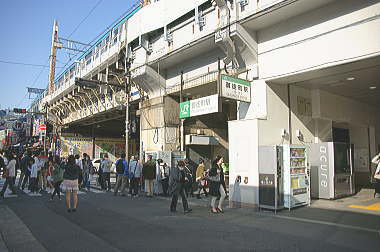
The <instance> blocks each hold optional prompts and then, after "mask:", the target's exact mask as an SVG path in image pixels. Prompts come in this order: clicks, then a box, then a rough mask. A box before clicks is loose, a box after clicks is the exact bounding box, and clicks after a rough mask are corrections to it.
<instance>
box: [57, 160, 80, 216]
mask: <svg viewBox="0 0 380 252" xmlns="http://www.w3.org/2000/svg"><path fill="white" fill-rule="evenodd" d="M80 172H81V169H80V167H79V166H78V165H77V164H75V157H74V156H73V155H70V156H69V158H68V160H67V165H66V167H65V172H64V173H63V179H64V180H63V182H62V189H63V190H64V191H65V192H66V206H67V212H69V213H70V212H75V211H76V210H77V206H78V190H79V188H78V178H79V173H80ZM71 194H72V195H73V201H74V202H73V203H74V204H73V208H71Z"/></svg>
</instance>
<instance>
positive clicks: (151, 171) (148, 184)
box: [142, 155, 156, 197]
mask: <svg viewBox="0 0 380 252" xmlns="http://www.w3.org/2000/svg"><path fill="white" fill-rule="evenodd" d="M142 173H143V177H144V179H145V191H146V196H148V197H153V180H154V179H155V178H156V163H155V162H154V161H153V160H152V155H149V156H148V161H147V162H146V163H145V164H143V169H142Z"/></svg>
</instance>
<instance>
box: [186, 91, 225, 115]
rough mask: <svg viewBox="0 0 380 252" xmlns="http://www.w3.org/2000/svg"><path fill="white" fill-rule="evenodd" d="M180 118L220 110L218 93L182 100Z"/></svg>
mask: <svg viewBox="0 0 380 252" xmlns="http://www.w3.org/2000/svg"><path fill="white" fill-rule="evenodd" d="M179 109H180V114H179V118H187V117H191V116H198V115H205V114H211V113H216V112H219V97H218V95H217V94H215V95H210V96H206V97H202V98H199V99H195V100H191V101H186V102H181V103H180V105H179Z"/></svg>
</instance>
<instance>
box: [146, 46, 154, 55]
mask: <svg viewBox="0 0 380 252" xmlns="http://www.w3.org/2000/svg"><path fill="white" fill-rule="evenodd" d="M147 51H148V53H149V54H151V53H152V52H153V46H152V44H148V50H147Z"/></svg>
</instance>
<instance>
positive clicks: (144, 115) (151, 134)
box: [140, 96, 179, 151]
mask: <svg viewBox="0 0 380 252" xmlns="http://www.w3.org/2000/svg"><path fill="white" fill-rule="evenodd" d="M140 121H141V136H140V146H143V151H158V150H164V151H172V150H177V147H178V145H179V138H178V136H179V131H178V126H179V103H178V102H177V101H176V100H174V99H173V98H171V97H169V96H161V97H157V98H152V99H149V100H146V101H143V102H142V103H140Z"/></svg>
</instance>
